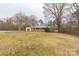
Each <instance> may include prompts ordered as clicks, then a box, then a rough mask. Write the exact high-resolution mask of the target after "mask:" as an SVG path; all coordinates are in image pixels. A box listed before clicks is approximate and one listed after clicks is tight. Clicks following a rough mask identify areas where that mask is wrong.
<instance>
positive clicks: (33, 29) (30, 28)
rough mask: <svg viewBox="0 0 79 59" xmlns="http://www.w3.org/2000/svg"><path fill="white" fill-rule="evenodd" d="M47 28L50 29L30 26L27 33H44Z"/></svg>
mask: <svg viewBox="0 0 79 59" xmlns="http://www.w3.org/2000/svg"><path fill="white" fill-rule="evenodd" d="M45 28H50V27H48V26H28V27H26V31H35V32H44V31H45Z"/></svg>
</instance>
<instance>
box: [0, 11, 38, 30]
mask: <svg viewBox="0 0 79 59" xmlns="http://www.w3.org/2000/svg"><path fill="white" fill-rule="evenodd" d="M35 25H37V20H36V17H35V16H34V15H31V16H26V15H25V14H24V13H22V12H19V13H16V14H15V15H14V16H12V17H9V18H5V19H2V20H0V30H25V28H26V26H35Z"/></svg>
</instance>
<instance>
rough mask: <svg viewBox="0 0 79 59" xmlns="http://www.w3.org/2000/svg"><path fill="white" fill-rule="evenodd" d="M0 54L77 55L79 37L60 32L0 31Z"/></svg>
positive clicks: (78, 51)
mask: <svg viewBox="0 0 79 59" xmlns="http://www.w3.org/2000/svg"><path fill="white" fill-rule="evenodd" d="M0 55H9V56H10V55H12V56H20V55H21V56H51V55H56V56H61V55H79V37H76V36H72V35H68V34H62V33H45V32H0Z"/></svg>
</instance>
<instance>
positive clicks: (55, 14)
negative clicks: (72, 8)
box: [44, 3, 65, 32]
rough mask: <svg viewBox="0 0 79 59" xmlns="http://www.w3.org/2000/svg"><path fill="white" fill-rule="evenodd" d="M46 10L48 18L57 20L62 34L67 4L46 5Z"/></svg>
mask: <svg viewBox="0 0 79 59" xmlns="http://www.w3.org/2000/svg"><path fill="white" fill-rule="evenodd" d="M44 10H45V11H46V14H47V15H48V17H50V18H52V19H55V20H56V23H57V28H58V32H60V31H61V21H62V17H63V13H64V10H65V3H45V4H44Z"/></svg>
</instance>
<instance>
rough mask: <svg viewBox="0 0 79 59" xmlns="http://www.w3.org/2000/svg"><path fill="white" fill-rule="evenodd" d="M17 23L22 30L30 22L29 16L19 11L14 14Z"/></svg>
mask: <svg viewBox="0 0 79 59" xmlns="http://www.w3.org/2000/svg"><path fill="white" fill-rule="evenodd" d="M14 19H15V24H16V25H17V26H18V30H21V28H22V27H23V25H27V24H29V18H28V17H27V16H26V15H25V14H24V13H21V12H20V13H17V14H15V16H14Z"/></svg>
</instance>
